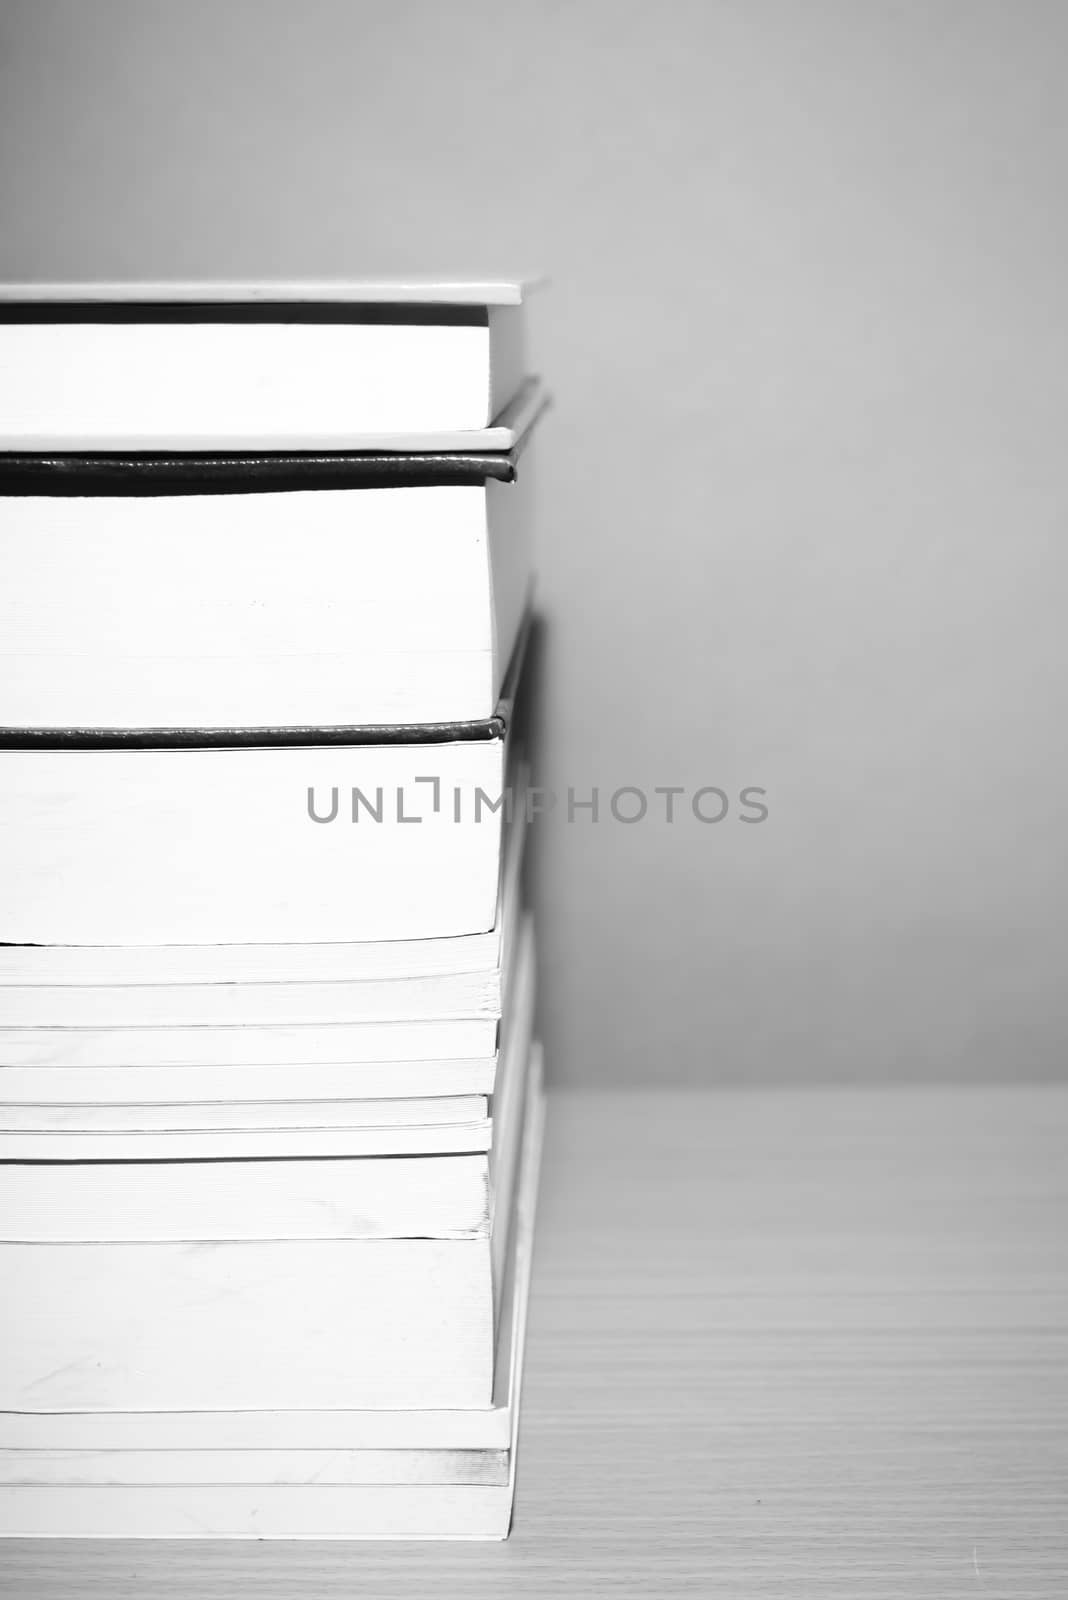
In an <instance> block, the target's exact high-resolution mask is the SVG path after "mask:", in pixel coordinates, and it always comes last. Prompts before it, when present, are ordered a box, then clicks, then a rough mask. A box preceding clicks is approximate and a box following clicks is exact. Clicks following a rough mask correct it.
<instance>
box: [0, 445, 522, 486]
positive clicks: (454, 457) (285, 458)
mask: <svg viewBox="0 0 1068 1600" xmlns="http://www.w3.org/2000/svg"><path fill="white" fill-rule="evenodd" d="M518 456H519V449H518V446H517V447H515V448H513V449H511V450H501V451H494V450H487V451H483V452H480V453H474V454H460V453H459V452H457V453H453V452H449V451H442V452H438V453H434V452H422V451H413V452H411V453H405V454H399V453H398V454H389V453H387V452H385V451H381V452H378V451H351V452H346V451H326V452H297V453H286V454H281V453H273V454H267V455H245V454H241V455H203V454H189V455H158V454H149V455H125V454H124V455H113V454H104V453H99V454H98V453H95V452H94V453H93V454H85V455H47V456H44V455H31V454H28V453H25V454H24V453H21V452H19V453H7V454H0V495H8V496H11V497H13V498H14V497H18V496H25V495H47V496H57V497H62V496H68V497H73V496H87V495H100V496H109V497H122V496H132V497H136V498H139V499H144V498H147V497H149V496H152V495H207V494H213V495H218V494H266V493H272V494H285V493H296V492H298V491H300V490H305V491H306V490H314V489H404V488H410V487H420V488H424V487H425V488H429V487H436V486H438V485H464V484H474V485H479V484H484V483H487V482H489V481H490V480H491V479H496V480H497V481H498V482H499V483H513V482H514V481H515V478H516V462H517V459H518Z"/></svg>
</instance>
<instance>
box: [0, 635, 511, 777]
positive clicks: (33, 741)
mask: <svg viewBox="0 0 1068 1600" xmlns="http://www.w3.org/2000/svg"><path fill="white" fill-rule="evenodd" d="M533 620H534V619H533V613H532V611H531V609H530V607H529V606H528V608H527V611H526V614H525V616H524V618H523V622H522V625H521V627H520V631H519V637H518V639H517V640H516V645H515V649H514V650H513V652H512V660H511V663H510V665H509V668H508V673H507V676H506V678H505V681H504V683H503V684H502V685H501V693H500V698H499V699H498V702H497V708H496V710H495V711H494V713H493V715H492V717H487V718H486V719H485V720H484V721H480V722H415V723H403V722H396V723H379V724H374V725H369V726H364V727H350V726H328V727H313V726H298V727H284V728H273V727H264V728H0V750H249V749H279V748H281V749H285V748H294V747H298V748H304V749H309V748H310V749H314V748H316V747H322V746H332V747H333V746H339V745H348V746H352V745H389V744H411V745H428V744H486V743H490V742H492V741H493V740H498V739H503V738H504V737H505V734H506V733H507V731H508V727H509V724H510V723H511V720H512V710H513V706H514V704H515V696H516V690H517V687H518V684H519V675H520V673H521V671H522V668H523V662H524V659H525V657H526V654H527V648H528V645H529V643H530V636H531V632H532V629H533Z"/></svg>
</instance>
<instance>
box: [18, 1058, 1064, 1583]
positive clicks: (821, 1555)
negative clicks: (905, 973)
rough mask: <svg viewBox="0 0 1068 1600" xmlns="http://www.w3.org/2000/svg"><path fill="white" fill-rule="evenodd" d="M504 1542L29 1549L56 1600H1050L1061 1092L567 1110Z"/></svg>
mask: <svg viewBox="0 0 1068 1600" xmlns="http://www.w3.org/2000/svg"><path fill="white" fill-rule="evenodd" d="M526 1384H527V1387H526V1393H525V1396H524V1422H523V1429H522V1441H521V1450H520V1471H519V1488H518V1495H517V1501H516V1520H515V1531H514V1533H513V1535H512V1538H511V1540H510V1541H509V1542H508V1543H507V1544H505V1545H423V1546H403V1545H358V1544H354V1545H336V1544H334V1545H325V1544H317V1545H300V1544H286V1545H269V1544H236V1545H229V1546H224V1545H219V1544H192V1545H189V1544H181V1545H176V1544H166V1545H143V1544H135V1545H120V1544H114V1543H109V1544H87V1543H79V1544H74V1543H70V1544H61V1543H57V1544H51V1545H49V1544H41V1543H29V1542H13V1543H10V1544H8V1545H6V1546H5V1547H4V1548H3V1549H2V1550H0V1589H2V1592H3V1593H4V1594H5V1595H8V1594H10V1595H13V1596H18V1600H44V1597H46V1596H47V1597H53V1596H60V1595H62V1596H72V1597H73V1596H79V1597H86V1596H108V1597H109V1600H110V1597H115V1600H118V1597H125V1596H138V1597H142V1596H161V1595H166V1596H174V1597H175V1600H177V1597H178V1596H181V1597H183V1600H194V1597H195V1600H215V1597H219V1600H222V1597H224V1596H226V1597H233V1596H239V1595H240V1596H244V1595H248V1596H255V1597H256V1600H296V1597H303V1596H308V1597H311V1596H316V1597H328V1596H332V1595H338V1596H345V1597H352V1596H362V1595H367V1596H375V1597H379V1596H381V1597H393V1596H396V1597H402V1596H417V1595H418V1596H430V1597H432V1600H446V1597H449V1596H453V1595H455V1596H464V1597H465V1600H477V1597H481V1596H486V1597H489V1596H493V1597H494V1600H506V1597H512V1596H543V1595H544V1596H568V1597H571V1596H578V1597H581V1596H585V1595H590V1596H621V1597H622V1596H628V1597H629V1596H650V1597H654V1600H655V1597H659V1596H671V1595H699V1596H719V1595H722V1596H731V1597H732V1600H744V1597H746V1596H750V1595H753V1596H782V1597H787V1596H789V1597H795V1596H814V1597H816V1596H825V1595H826V1596H842V1597H846V1596H848V1597H849V1600H867V1597H880V1600H882V1597H889V1596H931V1597H937V1600H954V1597H956V1596H965V1595H967V1596H969V1597H970V1596H988V1597H989V1596H998V1595H1006V1596H1008V1595H1013V1596H1039V1595H1041V1596H1051V1597H1053V1596H1055V1597H1057V1600H1065V1597H1066V1596H1068V1087H1066V1088H1049V1087H1045V1088H1038V1087H1035V1088H1019V1089H1017V1088H1008V1087H1005V1088H989V1087H986V1088H975V1089H969V1088H962V1087H955V1088H947V1089H941V1088H938V1089H923V1088H902V1089H877V1090H872V1089H807V1090H797V1091H792V1090H791V1091H785V1090H784V1091H767V1092H764V1091H761V1092H756V1091H754V1092H739V1093H735V1092H717V1091H709V1092H707V1093H692V1092H675V1093H672V1092H668V1093H666V1094H657V1095H653V1094H637V1093H601V1094H575V1093H558V1094H555V1095H554V1096H553V1097H552V1098H551V1100H550V1106H549V1137H548V1147H547V1152H546V1162H545V1168H544V1172H543V1180H542V1199H541V1206H540V1213H539V1239H538V1249H537V1266H536V1273H535V1285H534V1300H533V1307H532V1317H531V1327H530V1338H529V1347H528V1367H527V1380H526Z"/></svg>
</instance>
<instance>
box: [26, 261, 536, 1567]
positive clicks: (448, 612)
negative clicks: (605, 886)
mask: <svg viewBox="0 0 1068 1600" xmlns="http://www.w3.org/2000/svg"><path fill="white" fill-rule="evenodd" d="M521 301H522V293H521V290H520V287H519V286H518V285H516V284H509V283H505V284H438V285H433V284H417V283H408V282H391V283H378V282H375V283H371V282H368V283H362V284H356V285H349V286H344V287H338V286H336V285H331V286H328V287H323V286H315V285H304V286H297V287H287V288H284V289H280V288H265V289H259V290H257V289H249V288H235V287H233V286H228V285H216V286H213V287H210V288H201V289H190V288H188V287H175V286H162V287H156V288H148V289H142V288H131V287H130V286H106V287H98V288H92V289H89V288H84V287H80V288H77V287H63V288H52V289H50V290H47V291H45V290H32V289H28V288H25V287H17V288H14V287H13V288H9V289H7V290H6V291H4V292H3V296H2V299H0V452H2V454H0V1271H2V1274H3V1278H4V1283H5V1301H6V1311H5V1316H4V1318H3V1321H2V1330H0V1533H2V1534H6V1535H31V1536H32V1535H70V1536H87V1535H88V1536H93V1535H98V1536H118V1537H121V1536H136V1537H156V1536H158V1537H168V1538H172V1537H191V1538H192V1537H196V1538H204V1537H211V1538H214V1537H227V1536H233V1537H253V1538H262V1537H309V1538H331V1537H336V1538H358V1537H394V1536H395V1537H454V1538H457V1537H458V1538H462V1537H468V1538H477V1537H504V1536H505V1534H506V1533H507V1531H508V1528H509V1524H510V1519H511V1508H512V1498H513V1490H514V1483H515V1451H516V1429H517V1423H518V1407H519V1391H520V1381H521V1374H522V1362H523V1336H524V1326H525V1318H526V1305H527V1292H528V1281H529V1271H530V1260H531V1248H532V1225H533V1217H534V1204H535V1190H536V1182H537V1169H538V1157H539V1148H540V1131H541V1106H542V1095H541V1063H540V1057H539V1052H538V1048H537V1045H536V1044H535V1042H534V1038H533V1014H534V954H533V939H532V930H531V925H530V918H529V915H527V914H526V912H525V911H524V908H523V901H522V893H521V878H522V866H523V844H524V833H525V827H524V824H525V821H526V813H527V802H526V793H527V791H526V774H527V765H526V762H527V752H526V750H525V748H524V732H523V729H524V717H523V704H524V693H523V688H524V676H523V665H524V658H525V653H526V647H527V640H528V636H529V631H530V596H531V560H530V537H529V534H530V524H531V519H532V505H533V502H532V496H531V489H532V481H533V477H534V474H533V472H532V467H533V464H534V463H533V457H534V449H533V445H532V436H533V434H534V433H535V426H536V423H537V422H538V419H539V416H540V415H541V413H542V411H543V410H544V407H545V404H546V398H545V395H544V392H543V390H542V387H541V385H540V383H539V382H538V381H537V380H536V379H532V378H530V377H528V376H527V375H526V360H525V354H524V339H523V320H522V305H521Z"/></svg>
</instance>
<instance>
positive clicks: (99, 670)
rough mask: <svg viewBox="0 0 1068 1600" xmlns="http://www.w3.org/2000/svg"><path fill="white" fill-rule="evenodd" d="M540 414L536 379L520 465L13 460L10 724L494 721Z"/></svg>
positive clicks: (4, 543) (2, 630)
mask: <svg viewBox="0 0 1068 1600" xmlns="http://www.w3.org/2000/svg"><path fill="white" fill-rule="evenodd" d="M0 312H2V307H0ZM3 332H4V327H3V323H2V321H0V344H2V336H3ZM2 394H3V388H2V374H0V399H2ZM544 404H545V397H544V394H543V393H542V392H541V391H540V390H538V389H537V388H536V387H535V388H534V389H533V390H532V391H531V394H530V396H529V404H528V405H527V406H526V408H525V410H524V412H523V415H522V417H521V419H519V423H518V424H517V425H518V426H519V435H518V438H517V443H516V445H515V447H514V448H513V450H512V451H511V452H508V453H506V454H499V455H495V456H484V457H481V458H479V457H471V456H455V455H453V456H448V455H440V454H438V455H433V456H426V455H413V454H411V453H410V452H409V453H406V454H404V455H397V454H392V455H388V456H380V457H373V458H367V457H358V456H356V457H353V456H350V457H348V458H347V459H346V462H345V463H344V464H343V463H342V462H341V461H339V460H337V459H325V458H323V457H321V456H320V457H315V458H312V459H311V460H309V461H304V462H301V461H297V462H296V463H295V464H294V465H293V466H292V467H291V468H290V469H289V470H290V474H291V476H290V477H289V478H288V479H282V480H279V479H277V478H275V477H272V476H271V475H270V473H268V471H267V469H268V468H271V469H272V471H273V472H275V473H276V472H277V470H278V462H277V461H274V462H271V461H269V460H267V461H265V460H263V459H262V458H260V459H245V460H242V461H240V462H238V463H233V464H232V465H231V468H230V471H231V472H232V473H233V476H232V477H228V476H226V473H225V471H224V463H223V462H222V461H220V459H219V458H212V459H211V461H210V462H209V461H205V460H204V459H203V458H190V459H183V458H168V460H169V463H170V472H169V477H168V478H167V481H166V483H163V482H162V481H161V473H162V466H161V464H160V462H159V461H158V460H157V461H156V463H155V474H154V475H153V476H147V475H146V474H145V469H144V466H143V463H142V462H141V461H140V460H139V459H137V458H135V459H134V460H133V461H132V462H122V463H115V462H114V460H111V461H110V465H109V466H108V467H107V470H106V472H105V471H104V469H102V467H101V465H100V462H101V461H102V460H105V459H110V458H99V457H97V458H86V464H83V465H81V466H79V464H78V463H77V462H75V461H72V460H71V459H70V458H66V459H64V458H60V461H61V464H62V468H63V470H62V471H61V472H60V471H59V470H58V469H57V461H56V460H55V459H50V460H49V461H48V462H47V463H41V462H39V461H36V460H33V461H32V462H26V461H24V462H23V463H22V464H21V465H18V466H15V465H13V464H12V463H11V461H10V458H9V459H8V461H7V463H6V464H5V461H4V458H3V457H2V456H0V730H6V732H7V735H8V736H9V737H10V736H11V735H14V734H16V733H17V732H18V731H19V730H32V729H48V728H54V729H71V728H86V729H100V728H106V729H112V730H124V729H138V730H146V729H152V728H168V729H174V728H185V729H198V728H207V729H220V728H223V729H225V728H256V727H275V726H291V727H303V728H310V727H317V726H323V727H356V726H360V727H374V726H379V725H384V726H392V725H396V724H418V723H424V724H430V723H442V724H448V723H463V722H477V721H480V720H483V721H484V720H486V719H488V718H490V717H492V715H493V713H494V710H495V707H496V705H497V702H498V699H499V697H500V695H501V692H502V688H503V682H504V676H505V673H506V670H507V667H508V664H509V661H510V660H511V657H512V653H513V651H514V649H515V646H516V643H517V640H518V637H519V629H520V626H521V623H522V619H523V616H524V611H525V608H526V606H527V605H528V603H529V599H530V591H531V583H532V579H531V572H532V566H531V534H530V523H531V518H532V510H533V507H532V493H531V490H532V481H533V476H534V474H533V472H532V471H531V470H528V469H530V468H532V467H533V461H532V459H528V458H529V457H532V456H533V453H534V452H533V446H532V445H530V439H531V435H532V433H533V431H534V424H535V422H536V421H537V418H538V416H539V415H540V411H541V410H542V409H543V408H544ZM528 445H529V448H528ZM521 451H522V457H520V452H521ZM343 465H344V470H343ZM357 469H358V470H357ZM346 474H347V475H346ZM79 489H80V490H81V491H82V492H81V493H77V492H75V491H77V490H79Z"/></svg>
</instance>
